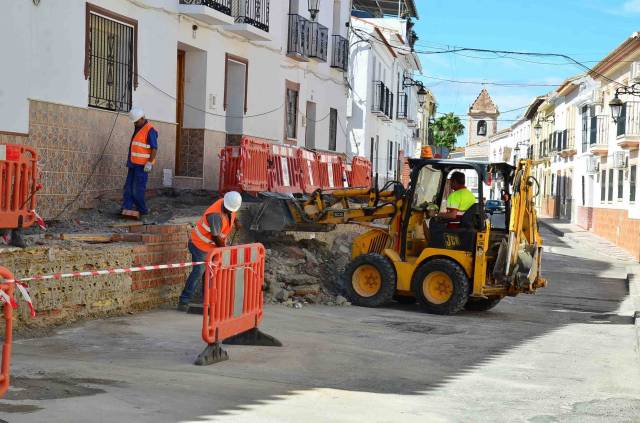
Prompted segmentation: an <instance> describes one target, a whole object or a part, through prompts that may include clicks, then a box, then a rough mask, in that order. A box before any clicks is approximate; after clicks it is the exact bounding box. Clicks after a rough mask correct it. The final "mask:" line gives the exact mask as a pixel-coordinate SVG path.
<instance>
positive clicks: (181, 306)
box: [177, 303, 189, 313]
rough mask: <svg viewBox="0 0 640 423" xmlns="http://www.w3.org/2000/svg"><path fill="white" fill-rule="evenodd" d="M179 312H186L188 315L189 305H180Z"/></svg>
mask: <svg viewBox="0 0 640 423" xmlns="http://www.w3.org/2000/svg"><path fill="white" fill-rule="evenodd" d="M177 310H178V311H184V312H185V313H186V312H187V310H189V303H178V307H177Z"/></svg>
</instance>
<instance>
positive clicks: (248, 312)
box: [196, 243, 282, 365]
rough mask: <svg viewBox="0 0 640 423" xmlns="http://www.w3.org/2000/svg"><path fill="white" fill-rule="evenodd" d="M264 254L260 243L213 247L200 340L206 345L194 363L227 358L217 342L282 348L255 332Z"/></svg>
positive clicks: (260, 308)
mask: <svg viewBox="0 0 640 423" xmlns="http://www.w3.org/2000/svg"><path fill="white" fill-rule="evenodd" d="M264 255H265V249H264V246H263V245H262V244H258V243H255V244H247V245H237V246H233V247H223V248H216V249H214V250H213V251H212V252H210V253H209V255H208V256H207V260H206V273H205V282H204V294H203V295H204V298H203V303H202V306H203V312H202V339H203V340H204V342H206V343H207V344H208V346H207V348H205V350H204V351H203V352H202V353H201V354H200V355H199V356H198V359H197V360H196V364H199V365H204V364H212V363H216V362H218V361H222V360H226V359H227V358H228V356H227V353H226V351H224V350H222V348H221V347H220V342H222V341H225V343H235V344H249V345H256V344H258V345H265V346H281V345H282V344H280V342H279V341H277V340H275V339H274V338H272V337H270V336H268V335H265V334H263V333H262V332H260V331H259V330H258V325H259V324H260V322H261V321H262V315H263V303H264V298H263V293H262V291H263V289H264Z"/></svg>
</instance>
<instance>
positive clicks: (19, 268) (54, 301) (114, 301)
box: [0, 225, 191, 329]
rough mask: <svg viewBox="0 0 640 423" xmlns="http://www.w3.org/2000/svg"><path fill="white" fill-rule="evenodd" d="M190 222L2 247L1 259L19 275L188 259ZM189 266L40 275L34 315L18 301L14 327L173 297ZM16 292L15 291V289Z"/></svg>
mask: <svg viewBox="0 0 640 423" xmlns="http://www.w3.org/2000/svg"><path fill="white" fill-rule="evenodd" d="M189 232H190V227H189V225H157V226H134V227H132V228H131V232H130V233H125V234H122V235H121V236H120V239H121V242H116V243H111V244H102V245H92V244H85V243H77V244H73V245H71V246H69V245H66V246H65V245H62V244H58V245H52V246H49V247H45V246H38V247H33V248H28V249H25V250H21V251H13V252H3V253H1V254H0V261H1V263H2V265H3V266H4V267H7V268H8V269H9V270H11V271H12V272H14V274H15V275H16V276H17V277H25V276H31V275H42V274H52V273H60V272H73V271H86V270H100V269H109V268H120V267H131V266H136V265H145V264H166V263H179V262H185V261H190V260H191V255H190V254H189V252H188V250H187V237H188V233H189ZM189 271H190V269H189V268H183V269H166V270H156V271H151V272H139V273H130V274H113V275H109V276H98V277H87V278H69V279H61V280H50V281H39V282H32V283H31V284H30V293H31V295H32V297H33V301H34V305H35V307H36V311H37V317H36V318H34V319H32V318H30V317H29V315H28V309H27V307H26V305H25V304H23V303H22V302H21V306H20V308H19V309H18V310H17V311H16V314H17V320H16V321H17V328H19V329H25V328H44V327H49V326H54V325H61V324H70V323H72V322H74V321H76V320H81V319H87V318H99V317H105V316H111V315H120V314H124V313H127V312H130V311H140V310H148V309H151V308H154V307H157V306H159V305H161V304H166V303H170V304H173V303H175V302H177V297H178V295H179V294H180V291H181V290H182V287H183V286H184V281H185V279H186V275H187V274H188V272H189ZM18 297H19V295H18Z"/></svg>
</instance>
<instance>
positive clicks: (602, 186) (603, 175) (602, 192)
mask: <svg viewBox="0 0 640 423" xmlns="http://www.w3.org/2000/svg"><path fill="white" fill-rule="evenodd" d="M606 175H607V171H606V170H603V171H602V172H601V173H600V202H601V203H604V199H605V196H606V193H607V188H606V185H605V184H606V181H605V178H606Z"/></svg>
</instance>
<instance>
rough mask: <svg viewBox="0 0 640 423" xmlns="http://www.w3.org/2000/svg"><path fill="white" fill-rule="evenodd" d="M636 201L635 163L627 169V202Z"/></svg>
mask: <svg viewBox="0 0 640 423" xmlns="http://www.w3.org/2000/svg"><path fill="white" fill-rule="evenodd" d="M635 201H636V165H633V166H631V169H629V202H631V203H633V202H635Z"/></svg>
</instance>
